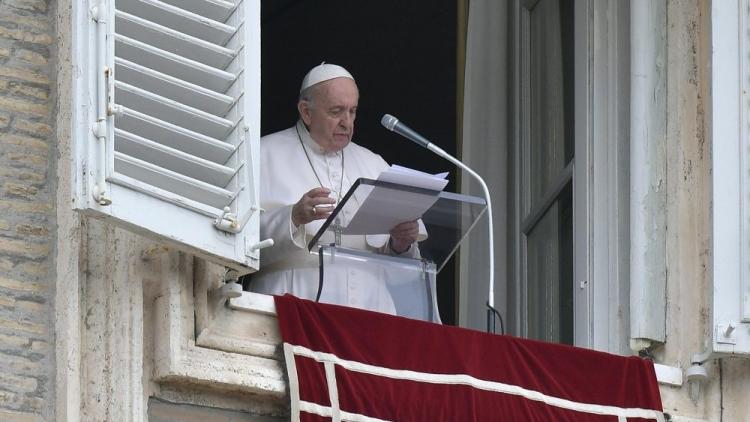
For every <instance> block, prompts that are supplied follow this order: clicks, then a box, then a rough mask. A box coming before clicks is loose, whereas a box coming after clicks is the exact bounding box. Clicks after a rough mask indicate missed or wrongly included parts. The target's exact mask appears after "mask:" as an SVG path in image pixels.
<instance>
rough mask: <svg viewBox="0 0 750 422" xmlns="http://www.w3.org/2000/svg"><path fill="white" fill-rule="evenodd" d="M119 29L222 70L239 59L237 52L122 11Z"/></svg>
mask: <svg viewBox="0 0 750 422" xmlns="http://www.w3.org/2000/svg"><path fill="white" fill-rule="evenodd" d="M115 28H116V31H117V33H118V34H121V35H124V36H126V37H129V38H132V39H135V40H138V41H142V42H146V43H148V44H150V45H152V46H154V47H156V48H160V49H162V50H165V51H169V52H171V53H174V54H177V55H179V56H182V57H186V58H188V59H191V60H195V61H197V62H199V63H203V64H206V65H210V66H213V67H217V68H219V69H224V68H226V67H227V66H228V65H229V63H231V62H232V60H234V57H235V56H236V52H235V51H234V50H231V49H228V48H225V47H222V46H219V45H216V44H213V43H210V42H208V41H204V40H202V39H200V38H196V37H193V36H190V35H187V34H184V33H182V32H179V31H175V30H174V29H170V28H167V27H166V26H163V25H159V24H158V23H155V22H152V21H149V20H146V19H143V18H140V17H138V16H135V15H131V14H128V13H125V12H121V11H119V10H118V11H116V12H115Z"/></svg>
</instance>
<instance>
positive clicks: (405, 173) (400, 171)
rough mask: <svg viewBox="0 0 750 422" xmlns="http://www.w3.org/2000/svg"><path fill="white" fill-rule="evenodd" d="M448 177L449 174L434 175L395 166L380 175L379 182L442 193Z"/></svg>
mask: <svg viewBox="0 0 750 422" xmlns="http://www.w3.org/2000/svg"><path fill="white" fill-rule="evenodd" d="M447 176H448V172H445V173H438V174H435V175H432V174H429V173H425V172H422V171H419V170H414V169H410V168H407V167H402V166H399V165H395V164H394V165H392V166H391V167H390V168H389V169H387V170H385V171H383V172H382V173H380V176H378V180H380V181H383V182H390V183H399V184H402V185H408V186H415V187H418V188H424V189H430V190H437V191H441V190H443V189H444V188H445V186H446V185H447V184H448V179H446V177H447Z"/></svg>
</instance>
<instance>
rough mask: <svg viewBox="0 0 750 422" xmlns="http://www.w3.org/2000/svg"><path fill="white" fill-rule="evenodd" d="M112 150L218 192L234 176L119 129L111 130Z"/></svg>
mask: <svg viewBox="0 0 750 422" xmlns="http://www.w3.org/2000/svg"><path fill="white" fill-rule="evenodd" d="M115 150H116V151H117V152H121V153H123V154H125V155H129V156H131V157H134V158H137V159H140V160H143V161H148V162H150V163H153V164H155V165H157V166H159V167H162V168H165V169H167V170H172V171H174V172H176V173H180V174H183V175H185V176H188V177H191V178H193V179H197V180H200V181H202V182H206V183H210V184H212V185H214V186H216V187H220V188H224V187H226V186H227V184H228V183H229V181H230V180H231V179H232V177H234V175H235V173H236V170H234V169H232V168H230V167H226V166H222V165H219V164H216V163H213V162H211V161H208V160H204V159H202V158H200V157H196V156H193V155H190V154H186V153H184V152H182V151H179V150H177V149H174V148H170V147H168V146H166V145H162V144H159V143H156V142H153V141H151V140H148V139H146V138H143V137H140V136H138V135H136V134H134V133H130V132H126V131H124V130H122V129H115Z"/></svg>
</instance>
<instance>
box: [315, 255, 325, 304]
mask: <svg viewBox="0 0 750 422" xmlns="http://www.w3.org/2000/svg"><path fill="white" fill-rule="evenodd" d="M322 292H323V245H320V246H318V294H316V295H315V302H319V301H320V294H321V293H322Z"/></svg>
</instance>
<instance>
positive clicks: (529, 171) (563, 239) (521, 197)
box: [513, 0, 575, 344]
mask: <svg viewBox="0 0 750 422" xmlns="http://www.w3.org/2000/svg"><path fill="white" fill-rule="evenodd" d="M572 11H573V2H572V1H556V0H541V1H538V2H528V3H526V4H524V5H523V6H522V8H521V17H520V34H519V35H520V65H521V67H522V68H524V69H526V70H527V71H522V72H521V73H520V79H521V91H522V94H521V104H520V108H521V110H520V119H521V125H520V133H521V136H520V138H519V139H518V141H519V142H518V143H517V144H516V145H514V149H515V150H516V152H515V160H514V161H515V162H514V163H513V164H514V167H515V170H514V175H515V177H514V181H515V182H514V190H515V191H516V195H515V198H516V201H517V203H516V204H515V208H516V210H517V213H518V217H517V218H518V222H519V223H520V227H519V232H518V233H517V235H516V236H517V237H516V239H518V243H517V244H516V245H514V246H515V253H516V254H517V257H518V258H517V259H518V260H519V262H520V263H521V266H520V272H519V274H518V278H519V279H520V281H521V283H520V288H521V290H520V293H521V297H522V304H521V306H520V308H521V322H522V326H521V329H522V330H523V332H524V333H525V335H526V336H528V337H530V338H535V339H539V340H546V341H555V342H561V343H567V344H573V341H574V339H573V285H572V284H573V202H572V199H573V197H572V195H573V165H574V162H573V160H574V156H575V148H574V146H575V143H574V132H573V123H574V122H573V107H574V106H573V104H574V103H573V32H572V28H573V13H572Z"/></svg>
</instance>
